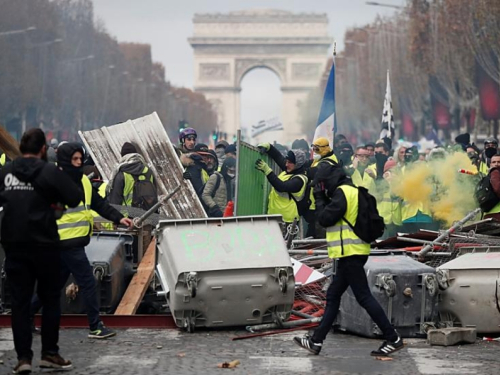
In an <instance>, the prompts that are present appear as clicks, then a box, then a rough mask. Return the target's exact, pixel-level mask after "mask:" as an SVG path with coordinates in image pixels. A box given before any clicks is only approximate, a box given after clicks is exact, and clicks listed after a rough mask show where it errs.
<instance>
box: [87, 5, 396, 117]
mask: <svg viewBox="0 0 500 375" xmlns="http://www.w3.org/2000/svg"><path fill="white" fill-rule="evenodd" d="M93 3H94V14H95V17H96V19H100V20H102V21H103V22H104V24H105V26H106V28H107V30H108V32H109V33H110V34H111V35H112V36H115V37H116V38H117V39H118V40H119V41H120V42H137V43H148V44H151V46H152V53H153V60H154V61H158V62H161V63H163V65H165V68H166V76H167V80H169V81H170V82H171V83H172V84H173V85H176V86H184V87H189V88H192V86H193V83H194V67H193V50H192V48H191V46H190V45H189V43H188V42H187V38H189V37H191V36H192V35H193V23H192V19H193V15H194V14H195V13H217V12H218V13H227V12H231V11H237V10H247V9H256V8H259V9H262V8H271V9H280V10H288V11H292V12H295V13H300V12H307V13H327V15H328V19H329V31H330V35H331V36H332V37H333V38H334V39H335V40H336V41H337V48H338V50H341V49H342V48H343V37H344V32H345V31H346V29H348V28H350V27H356V26H363V25H365V24H368V23H371V22H373V21H374V20H375V18H376V17H377V15H382V16H386V15H391V14H393V13H394V12H395V9H393V8H387V7H381V6H370V5H366V4H365V0H329V1H328V0H181V1H179V0H93ZM380 3H386V4H393V5H404V3H405V0H383V1H382V0H381V1H380ZM326 57H327V56H325V58H326ZM242 89H243V91H242V119H244V123H247V124H248V123H253V122H255V121H258V120H259V119H263V118H268V117H274V116H276V115H277V112H278V108H279V99H280V91H279V80H277V79H271V80H269V73H268V72H266V71H258V70H254V71H252V72H250V73H249V74H247V75H246V76H245V78H244V80H243V82H242ZM262 90H265V91H262ZM259 92H260V93H262V92H266V94H268V95H266V100H265V102H261V100H262V95H259ZM259 98H260V101H259ZM255 108H259V110H258V111H256V110H255ZM256 112H258V113H259V114H258V115H254V116H253V117H252V115H251V114H252V113H253V114H255V113H256ZM249 116H250V117H249Z"/></svg>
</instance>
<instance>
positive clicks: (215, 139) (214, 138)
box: [212, 130, 218, 142]
mask: <svg viewBox="0 0 500 375" xmlns="http://www.w3.org/2000/svg"><path fill="white" fill-rule="evenodd" d="M217 138H218V134H217V131H216V130H214V131H213V132H212V139H213V140H214V142H217Z"/></svg>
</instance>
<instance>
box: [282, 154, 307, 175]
mask: <svg viewBox="0 0 500 375" xmlns="http://www.w3.org/2000/svg"><path fill="white" fill-rule="evenodd" d="M285 159H286V160H289V161H290V163H293V164H295V170H297V169H299V168H301V167H302V166H303V165H304V164H305V163H306V154H304V151H302V150H290V151H288V152H287V154H286V157H285Z"/></svg>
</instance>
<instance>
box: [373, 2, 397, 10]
mask: <svg viewBox="0 0 500 375" xmlns="http://www.w3.org/2000/svg"><path fill="white" fill-rule="evenodd" d="M365 4H366V5H373V6H378V7H386V8H393V9H404V7H402V6H399V5H394V4H387V3H378V2H376V1H366V2H365Z"/></svg>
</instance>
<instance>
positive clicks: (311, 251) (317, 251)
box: [288, 250, 328, 255]
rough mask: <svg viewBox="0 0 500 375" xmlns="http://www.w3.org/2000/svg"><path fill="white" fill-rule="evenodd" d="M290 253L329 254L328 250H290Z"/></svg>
mask: <svg viewBox="0 0 500 375" xmlns="http://www.w3.org/2000/svg"><path fill="white" fill-rule="evenodd" d="M288 254H290V255H328V250H288Z"/></svg>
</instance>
